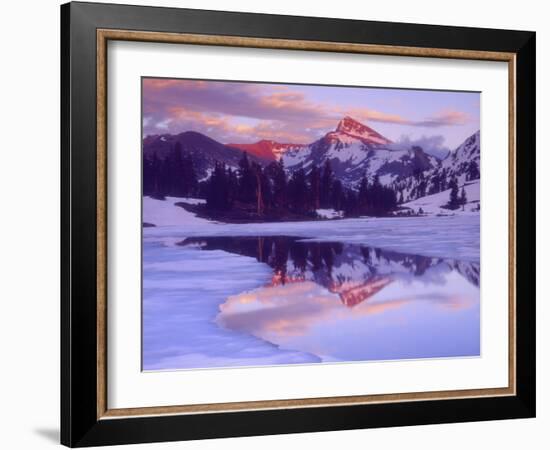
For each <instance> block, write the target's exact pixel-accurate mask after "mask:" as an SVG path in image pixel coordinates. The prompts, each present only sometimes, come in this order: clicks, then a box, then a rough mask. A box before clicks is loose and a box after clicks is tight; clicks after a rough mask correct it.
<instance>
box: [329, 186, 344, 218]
mask: <svg viewBox="0 0 550 450" xmlns="http://www.w3.org/2000/svg"><path fill="white" fill-rule="evenodd" d="M344 202H345V196H344V187H343V186H342V182H341V181H340V180H334V181H333V183H332V190H331V201H330V204H331V206H332V207H333V208H334V209H335V210H336V211H340V210H342V209H343V208H344Z"/></svg>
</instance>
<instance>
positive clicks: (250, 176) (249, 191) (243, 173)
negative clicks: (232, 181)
mask: <svg viewBox="0 0 550 450" xmlns="http://www.w3.org/2000/svg"><path fill="white" fill-rule="evenodd" d="M239 200H240V201H242V202H245V203H252V202H254V201H256V176H255V175H254V173H252V169H251V166H250V162H249V160H248V155H247V153H246V152H243V156H242V157H241V160H240V161H239Z"/></svg>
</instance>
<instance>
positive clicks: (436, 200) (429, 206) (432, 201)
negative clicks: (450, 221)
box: [402, 180, 479, 215]
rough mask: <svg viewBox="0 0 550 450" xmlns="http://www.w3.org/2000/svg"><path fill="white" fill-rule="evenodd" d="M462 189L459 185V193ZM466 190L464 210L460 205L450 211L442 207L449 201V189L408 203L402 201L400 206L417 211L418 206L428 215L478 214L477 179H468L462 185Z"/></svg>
mask: <svg viewBox="0 0 550 450" xmlns="http://www.w3.org/2000/svg"><path fill="white" fill-rule="evenodd" d="M461 190H462V186H460V187H459V191H458V193H459V195H460V192H461ZM464 190H465V191H466V198H467V203H466V205H464V211H463V210H462V207H460V208H458V209H456V210H454V211H452V210H450V209H445V208H443V206H444V205H446V204H447V203H448V202H449V194H450V193H451V190H450V189H447V190H446V191H442V192H438V193H437V194H432V195H427V196H425V197H421V198H417V199H416V200H413V201H411V202H408V203H404V204H403V205H402V206H404V207H406V208H411V209H412V210H414V211H415V212H417V211H418V210H419V209H420V208H422V211H424V214H429V215H437V214H443V215H463V214H479V210H478V205H479V180H474V181H468V182H466V184H465V185H464Z"/></svg>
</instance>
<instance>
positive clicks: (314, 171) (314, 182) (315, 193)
mask: <svg viewBox="0 0 550 450" xmlns="http://www.w3.org/2000/svg"><path fill="white" fill-rule="evenodd" d="M308 181H309V195H310V201H311V206H312V208H313V209H319V207H320V203H321V201H320V184H321V175H320V173H319V169H318V168H317V166H316V165H315V164H314V165H313V167H312V168H311V171H310V172H309V177H308ZM329 192H330V191H329ZM329 202H330V199H329Z"/></svg>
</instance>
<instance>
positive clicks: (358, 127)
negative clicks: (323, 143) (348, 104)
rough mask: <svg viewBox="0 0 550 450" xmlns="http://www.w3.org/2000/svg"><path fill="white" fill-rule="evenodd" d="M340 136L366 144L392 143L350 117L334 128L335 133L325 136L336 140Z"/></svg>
mask: <svg viewBox="0 0 550 450" xmlns="http://www.w3.org/2000/svg"><path fill="white" fill-rule="evenodd" d="M341 135H347V136H351V137H354V138H356V139H359V140H361V141H363V142H364V143H366V144H378V145H387V144H391V142H392V141H390V140H389V139H387V138H385V137H384V136H382V135H381V134H380V133H378V132H376V131H374V130H373V129H372V128H370V127H368V126H366V125H364V124H362V123H361V122H358V121H357V120H355V119H353V118H352V117H349V116H346V117H344V118H343V119H342V120H340V122H338V126H337V127H336V131H333V132H330V133H328V134H327V137H329V138H334V139H338V138H339V137H340V136H341Z"/></svg>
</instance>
